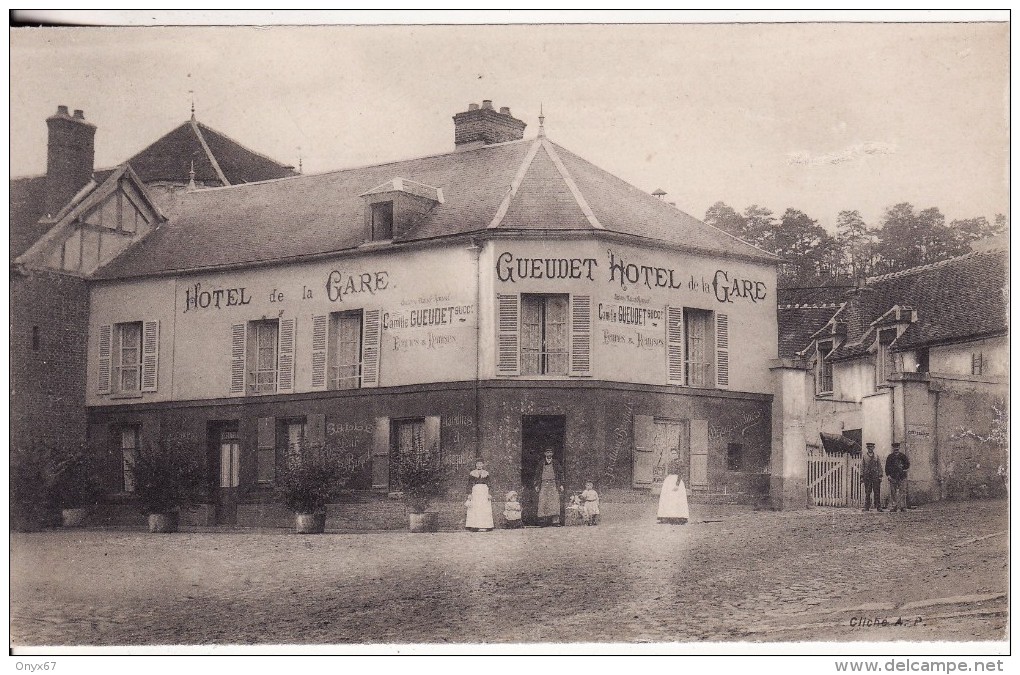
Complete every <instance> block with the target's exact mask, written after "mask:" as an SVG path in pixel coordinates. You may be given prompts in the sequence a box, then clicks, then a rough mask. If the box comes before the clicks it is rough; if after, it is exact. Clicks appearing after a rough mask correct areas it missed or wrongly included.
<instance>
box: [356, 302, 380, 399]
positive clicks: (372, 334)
mask: <svg viewBox="0 0 1020 675" xmlns="http://www.w3.org/2000/svg"><path fill="white" fill-rule="evenodd" d="M363 314H364V322H363V323H362V325H361V386H362V387H378V386H379V343H380V342H381V340H382V320H381V314H382V310H380V309H366V310H365V311H364V313H363Z"/></svg>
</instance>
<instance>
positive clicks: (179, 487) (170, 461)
mask: <svg viewBox="0 0 1020 675" xmlns="http://www.w3.org/2000/svg"><path fill="white" fill-rule="evenodd" d="M132 474H133V476H134V494H135V497H136V498H137V499H138V505H139V506H140V507H141V509H142V510H143V511H144V512H145V513H146V514H148V516H149V532H160V533H162V532H176V531H177V530H178V528H179V527H180V509H181V507H182V506H185V505H187V504H192V503H194V502H195V500H196V499H197V498H198V497H199V495H200V492H201V489H202V487H203V479H202V471H201V469H200V468H199V467H198V465H197V464H196V463H195V461H194V460H193V459H192V458H191V457H189V456H188V455H187V454H186V453H185V452H184V451H182V450H163V451H159V450H158V449H157V450H156V451H155V452H153V453H151V454H150V453H144V452H143V453H142V454H141V455H139V456H138V457H137V458H136V459H135V462H134V466H133V467H132Z"/></svg>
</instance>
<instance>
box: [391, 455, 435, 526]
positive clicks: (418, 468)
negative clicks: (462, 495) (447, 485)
mask: <svg viewBox="0 0 1020 675" xmlns="http://www.w3.org/2000/svg"><path fill="white" fill-rule="evenodd" d="M398 473H399V474H400V485H401V489H402V490H403V492H404V496H405V497H406V498H407V500H408V501H407V503H408V508H410V510H411V513H424V512H425V510H426V509H427V508H428V506H429V503H430V502H431V501H432V500H433V499H435V498H436V497H438V496H440V495H441V494H443V473H444V472H443V467H442V466H441V465H440V462H439V453H437V452H430V451H428V450H423V451H421V452H412V453H407V454H402V455H400V465H399V471H398Z"/></svg>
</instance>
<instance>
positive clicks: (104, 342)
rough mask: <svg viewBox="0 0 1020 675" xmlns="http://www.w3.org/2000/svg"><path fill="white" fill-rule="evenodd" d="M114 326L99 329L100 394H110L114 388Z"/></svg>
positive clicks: (104, 326) (105, 325)
mask: <svg viewBox="0 0 1020 675" xmlns="http://www.w3.org/2000/svg"><path fill="white" fill-rule="evenodd" d="M112 361H113V326H112V325H110V324H104V325H102V326H100V327H99V386H98V389H97V391H98V393H100V394H109V393H110V390H111V388H112V386H113V369H112Z"/></svg>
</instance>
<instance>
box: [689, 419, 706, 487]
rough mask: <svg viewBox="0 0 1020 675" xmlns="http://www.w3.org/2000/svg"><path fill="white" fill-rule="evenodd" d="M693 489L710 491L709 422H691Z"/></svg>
mask: <svg viewBox="0 0 1020 675" xmlns="http://www.w3.org/2000/svg"><path fill="white" fill-rule="evenodd" d="M691 488H692V489H694V490H705V489H708V420H691Z"/></svg>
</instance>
